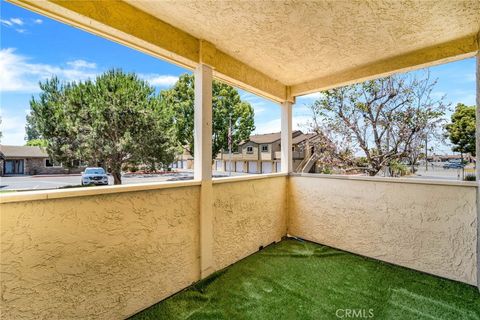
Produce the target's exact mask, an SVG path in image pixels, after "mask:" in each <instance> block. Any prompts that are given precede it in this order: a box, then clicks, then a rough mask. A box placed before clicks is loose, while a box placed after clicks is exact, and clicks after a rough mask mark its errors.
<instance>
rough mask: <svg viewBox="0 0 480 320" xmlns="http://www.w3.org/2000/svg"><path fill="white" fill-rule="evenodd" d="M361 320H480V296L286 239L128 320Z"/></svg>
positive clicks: (430, 278)
mask: <svg viewBox="0 0 480 320" xmlns="http://www.w3.org/2000/svg"><path fill="white" fill-rule="evenodd" d="M347 313H348V315H350V316H351V317H350V318H349V317H347V316H346V315H347ZM337 316H338V317H337ZM353 316H356V317H353ZM362 317H363V318H364V319H365V318H366V319H449V320H455V319H480V294H479V292H478V289H477V288H476V287H473V286H469V285H465V284H462V283H459V282H455V281H450V280H445V279H442V278H439V277H435V276H431V275H428V274H425V273H421V272H417V271H413V270H410V269H406V268H402V267H398V266H394V265H391V264H388V263H383V262H380V261H377V260H373V259H369V258H364V257H361V256H357V255H354V254H351V253H346V252H343V251H340V250H336V249H332V248H330V247H326V246H322V245H318V244H314V243H311V242H303V241H299V240H293V239H288V240H284V241H282V242H280V243H277V244H275V245H272V246H269V247H267V248H265V249H263V250H262V251H260V252H258V253H256V254H254V255H251V256H249V257H247V258H246V259H243V260H242V261H239V262H237V263H235V264H234V265H232V266H230V267H228V268H226V269H225V270H222V271H219V272H217V273H215V274H213V275H212V276H211V277H209V278H207V279H205V280H203V281H200V282H198V283H197V284H195V285H193V286H191V287H189V288H187V289H186V290H184V291H182V292H180V293H178V294H176V295H174V296H172V297H170V298H168V299H166V300H164V301H162V302H160V303H158V304H156V305H154V306H152V307H150V308H149V309H146V310H144V311H143V312H141V313H139V314H137V315H135V316H133V317H132V318H131V319H262V320H263V319H275V320H277V319H351V318H354V319H362Z"/></svg>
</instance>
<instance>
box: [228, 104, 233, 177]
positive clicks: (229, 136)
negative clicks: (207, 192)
mask: <svg viewBox="0 0 480 320" xmlns="http://www.w3.org/2000/svg"><path fill="white" fill-rule="evenodd" d="M228 154H229V156H228V157H229V158H230V165H229V166H228V175H229V176H231V175H232V113H231V112H230V119H229V121H228Z"/></svg>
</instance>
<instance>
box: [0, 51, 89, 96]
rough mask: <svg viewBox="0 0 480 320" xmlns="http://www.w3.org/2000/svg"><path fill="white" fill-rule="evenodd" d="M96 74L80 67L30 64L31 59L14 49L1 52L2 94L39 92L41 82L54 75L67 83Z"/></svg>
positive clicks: (0, 86)
mask: <svg viewBox="0 0 480 320" xmlns="http://www.w3.org/2000/svg"><path fill="white" fill-rule="evenodd" d="M85 69H87V70H85ZM96 74H97V72H96V70H94V69H89V68H81V67H78V66H77V67H69V68H62V67H59V66H53V65H49V64H41V63H29V59H28V58H27V57H25V56H22V55H19V54H16V53H15V49H14V48H6V49H2V50H0V88H1V90H2V92H12V91H15V92H27V93H34V92H38V91H39V87H38V82H39V81H41V80H45V79H48V78H50V77H52V76H54V75H56V76H57V77H58V78H59V79H61V80H65V81H80V80H86V79H88V78H94V77H95V76H96Z"/></svg>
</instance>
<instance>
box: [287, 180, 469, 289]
mask: <svg viewBox="0 0 480 320" xmlns="http://www.w3.org/2000/svg"><path fill="white" fill-rule="evenodd" d="M289 187H290V189H289V193H290V195H289V201H290V202H289V227H288V233H289V234H291V235H294V236H298V237H301V238H304V239H308V240H311V241H315V242H318V243H321V244H325V245H328V246H332V247H335V248H339V249H343V250H347V251H350V252H353V253H357V254H361V255H365V256H368V257H372V258H376V259H379V260H384V261H387V262H391V263H395V264H398V265H401V266H405V267H409V268H413V269H417V270H420V271H424V272H428V273H432V274H436V275H439V276H442V277H446V278H450V279H454V280H458V281H462V282H465V283H469V284H473V285H475V284H476V228H477V225H476V223H477V222H476V202H475V201H476V194H475V193H476V188H475V187H473V186H455V185H438V184H413V183H398V182H397V183H395V182H381V181H361V180H344V179H332V178H318V177H290V180H289Z"/></svg>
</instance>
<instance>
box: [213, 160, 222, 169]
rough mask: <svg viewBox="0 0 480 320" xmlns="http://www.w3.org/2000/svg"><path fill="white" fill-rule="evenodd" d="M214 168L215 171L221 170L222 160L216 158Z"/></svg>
mask: <svg viewBox="0 0 480 320" xmlns="http://www.w3.org/2000/svg"><path fill="white" fill-rule="evenodd" d="M215 168H216V170H217V171H223V160H216V161H215Z"/></svg>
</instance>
